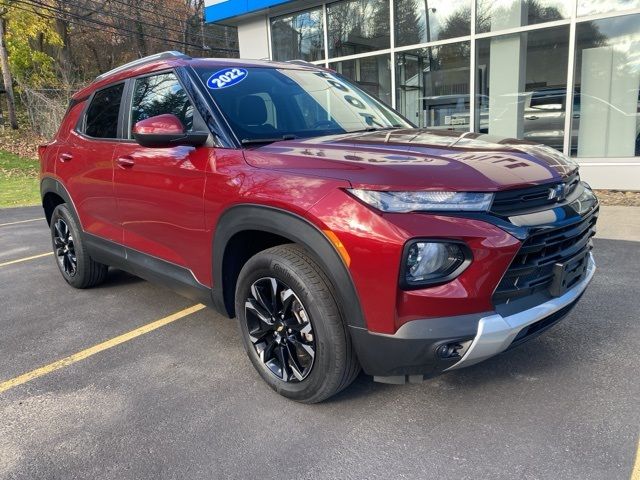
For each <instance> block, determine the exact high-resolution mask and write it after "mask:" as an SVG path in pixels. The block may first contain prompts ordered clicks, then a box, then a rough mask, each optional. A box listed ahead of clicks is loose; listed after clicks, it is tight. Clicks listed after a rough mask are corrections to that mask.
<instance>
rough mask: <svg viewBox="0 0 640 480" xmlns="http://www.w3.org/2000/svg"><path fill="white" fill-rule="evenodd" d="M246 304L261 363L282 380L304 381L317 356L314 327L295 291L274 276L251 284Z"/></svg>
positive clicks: (253, 343) (246, 313) (249, 326)
mask: <svg viewBox="0 0 640 480" xmlns="http://www.w3.org/2000/svg"><path fill="white" fill-rule="evenodd" d="M250 294H251V295H250V296H249V298H247V299H246V301H245V320H246V322H247V329H248V332H249V339H250V340H251V343H252V345H253V348H254V349H255V351H256V353H257V355H258V357H259V359H260V361H261V362H262V363H263V364H264V365H265V366H266V367H267V368H268V369H269V371H270V372H271V373H272V374H273V375H274V376H275V377H277V378H278V379H280V380H282V381H284V382H294V383H295V382H301V381H303V380H304V379H305V378H307V376H308V375H309V374H310V373H311V369H312V368H313V363H314V359H315V355H316V344H315V339H314V333H313V325H312V324H311V320H310V318H309V315H308V314H307V311H306V309H305V308H304V305H303V304H302V302H301V301H300V299H299V298H298V296H297V295H296V294H295V293H294V291H293V290H292V289H291V288H290V287H289V286H288V285H287V284H285V283H284V282H282V281H281V280H278V279H276V278H273V277H263V278H260V279H258V280H256V281H255V282H253V283H252V284H251V288H250Z"/></svg>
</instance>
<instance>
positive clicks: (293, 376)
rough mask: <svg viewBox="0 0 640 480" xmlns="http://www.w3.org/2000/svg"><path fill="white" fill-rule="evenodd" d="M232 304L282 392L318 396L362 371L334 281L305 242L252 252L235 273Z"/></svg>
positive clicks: (249, 343) (255, 354) (249, 348)
mask: <svg viewBox="0 0 640 480" xmlns="http://www.w3.org/2000/svg"><path fill="white" fill-rule="evenodd" d="M274 291H275V292H276V295H273V292H274ZM274 298H275V299H276V301H275V303H274V301H273V299H274ZM274 304H275V308H274ZM265 306H266V307H267V308H265ZM235 307H236V314H237V316H238V320H239V324H240V332H241V335H242V341H243V344H244V347H245V350H246V352H247V355H248V356H249V358H250V359H251V363H253V366H254V367H255V369H256V370H257V371H258V373H259V374H260V376H261V377H262V378H263V380H264V381H265V382H267V384H268V385H269V386H270V387H271V388H273V389H274V390H275V391H276V392H278V393H279V394H281V395H283V396H285V397H287V398H290V399H292V400H296V401H298V402H303V403H317V402H321V401H323V400H325V399H327V398H329V397H331V396H332V395H334V394H336V393H338V392H339V391H341V390H342V389H344V388H346V387H347V386H349V385H350V384H351V382H353V380H354V379H355V378H356V377H357V375H358V373H359V372H360V365H359V363H358V360H357V358H356V355H355V352H354V350H353V346H352V344H351V339H350V337H349V333H348V330H347V327H346V325H345V323H344V321H343V319H342V317H341V315H340V309H339V308H338V305H337V304H336V301H335V296H334V295H333V293H332V287H331V283H330V282H329V280H328V278H327V276H326V275H325V274H324V272H323V271H322V270H321V269H320V267H319V266H318V264H317V263H316V262H315V261H314V260H313V259H312V258H311V257H310V256H309V254H308V253H307V252H306V251H305V250H304V249H303V248H301V247H299V246H297V245H292V244H289V245H280V246H277V247H273V248H270V249H268V250H264V251H262V252H260V253H258V254H256V255H255V256H253V257H252V258H250V259H249V261H248V262H247V263H246V264H245V265H244V267H243V268H242V270H241V272H240V275H239V277H238V283H237V288H236V302H235ZM268 310H271V312H269V311H268ZM283 311H284V315H282V312H283ZM273 312H276V313H275V314H272V313H273ZM265 319H267V320H269V321H273V324H271V325H269V323H268V321H265ZM250 332H251V333H250ZM265 332H266V333H265ZM311 351H313V354H312V353H311ZM259 352H260V353H259ZM283 364H284V365H285V367H284V369H283V368H282V365H283Z"/></svg>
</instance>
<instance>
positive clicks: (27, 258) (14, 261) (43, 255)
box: [0, 252, 53, 267]
mask: <svg viewBox="0 0 640 480" xmlns="http://www.w3.org/2000/svg"><path fill="white" fill-rule="evenodd" d="M49 255H53V252H47V253H41V254H39V255H33V256H32V257H25V258H19V259H17V260H11V261H9V262H4V263H0V267H6V266H7V265H13V264H14V263H22V262H28V261H29V260H35V259H36V258H42V257H48V256H49Z"/></svg>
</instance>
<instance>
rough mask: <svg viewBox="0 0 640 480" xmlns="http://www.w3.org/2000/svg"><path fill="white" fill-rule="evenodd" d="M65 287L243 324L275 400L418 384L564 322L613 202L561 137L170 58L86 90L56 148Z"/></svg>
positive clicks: (327, 78)
mask: <svg viewBox="0 0 640 480" xmlns="http://www.w3.org/2000/svg"><path fill="white" fill-rule="evenodd" d="M40 157H41V164H42V166H41V179H42V183H41V190H42V202H43V206H44V210H45V213H46V218H47V220H48V222H49V224H50V226H51V235H52V241H53V248H54V250H55V253H56V256H57V260H58V266H59V267H60V271H61V273H62V275H63V277H64V279H65V280H66V281H67V282H68V283H69V284H70V285H72V286H73V287H76V288H87V287H92V286H95V285H97V284H99V283H100V282H102V281H104V280H105V278H106V276H107V269H108V267H115V268H119V269H123V270H126V271H129V272H131V273H133V274H135V275H139V276H140V277H143V278H146V279H149V280H151V281H156V282H159V283H162V284H165V285H168V286H170V287H171V288H173V289H175V290H176V291H177V292H179V293H181V294H183V295H186V296H188V297H190V298H193V299H195V300H197V301H199V302H203V303H205V304H207V305H210V306H212V307H214V308H215V309H216V310H217V311H219V312H221V313H222V314H224V315H227V316H229V317H234V316H237V317H238V319H239V324H240V331H241V336H242V340H243V342H244V346H245V348H246V351H247V354H248V356H249V358H250V359H251V362H252V363H253V365H254V366H255V368H256V369H257V371H258V372H259V373H260V375H261V376H262V378H263V379H264V380H265V381H266V382H267V383H268V384H269V385H270V386H271V387H272V388H273V389H274V390H276V391H278V392H279V393H281V394H282V395H285V396H287V397H289V398H292V399H295V400H298V401H303V402H318V401H321V400H323V399H326V398H327V397H329V396H331V395H333V394H335V393H336V392H338V391H340V390H341V389H343V388H345V387H346V386H347V385H349V383H350V382H351V381H352V380H353V379H354V378H355V377H356V376H357V374H358V372H359V371H360V369H361V368H362V369H363V370H364V371H365V372H366V373H367V374H369V375H373V376H374V378H375V379H376V380H378V381H383V382H390V383H404V382H406V381H411V382H415V381H420V380H423V379H424V378H425V376H432V375H435V374H438V373H440V372H443V371H446V370H452V369H457V368H460V367H465V366H467V365H472V364H474V363H477V362H479V361H481V360H484V359H486V358H489V357H491V356H493V355H495V354H497V353H499V352H502V351H504V350H507V349H509V348H512V347H514V346H516V345H518V344H520V343H522V342H524V341H526V340H528V339H530V338H532V337H534V336H535V335H537V334H539V333H540V332H542V331H543V330H545V329H547V328H548V327H550V326H551V325H553V324H554V323H556V322H557V321H558V320H560V319H561V318H562V317H564V316H565V315H566V314H567V313H568V312H569V310H570V309H571V308H572V307H573V306H574V305H575V303H576V302H577V301H578V299H579V298H580V296H581V295H582V293H583V292H584V290H585V288H586V287H587V285H588V283H589V282H590V281H591V278H592V276H593V273H594V270H595V264H594V262H593V259H592V255H591V248H592V242H591V237H592V236H593V234H594V232H595V223H596V218H597V215H598V201H597V199H596V197H595V196H594V194H593V192H592V191H591V189H590V188H589V186H588V185H587V184H585V183H584V182H581V181H580V178H579V176H578V167H577V166H576V164H575V163H573V162H572V161H571V160H569V159H567V158H566V157H565V156H563V155H562V154H560V153H558V152H556V151H555V150H552V149H550V148H548V147H545V146H541V145H536V144H532V143H528V142H523V141H518V140H514V139H507V138H499V137H496V136H489V135H482V134H476V133H469V132H465V133H459V132H453V131H442V130H438V131H430V130H423V129H417V128H415V127H414V126H413V125H412V124H411V123H410V122H409V121H407V120H406V119H404V118H402V117H401V116H400V115H399V114H398V113H396V112H395V111H393V110H392V109H390V108H389V107H387V106H386V105H384V104H382V103H380V102H379V101H378V100H376V99H374V98H372V97H371V96H369V95H368V94H366V93H365V92H363V91H362V90H361V89H360V88H359V87H358V86H357V85H355V84H353V83H351V82H349V81H348V80H346V79H345V78H343V77H341V76H339V75H337V74H336V73H334V72H332V71H330V70H326V69H322V68H318V67H314V66H313V65H304V64H300V63H274V62H261V61H245V60H237V59H192V58H189V57H187V56H185V55H182V54H179V53H176V52H166V53H163V54H159V55H156V56H153V57H147V58H145V59H142V60H138V61H136V62H133V63H130V64H127V65H124V66H123V67H120V68H118V69H116V70H113V71H111V72H108V73H105V74H104V75H101V76H100V77H98V78H97V79H96V81H95V82H94V83H93V84H91V85H90V86H89V87H87V88H85V89H84V90H82V91H80V92H78V93H77V94H75V95H74V97H73V99H72V101H71V104H70V105H69V109H68V112H67V114H66V116H65V118H64V121H63V122H62V125H61V127H60V131H59V132H58V134H57V135H56V138H55V140H53V141H52V142H51V143H49V144H47V145H43V146H42V147H40Z"/></svg>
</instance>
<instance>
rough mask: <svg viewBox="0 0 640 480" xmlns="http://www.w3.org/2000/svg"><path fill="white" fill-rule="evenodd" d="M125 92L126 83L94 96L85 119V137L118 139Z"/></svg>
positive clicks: (103, 90) (108, 88)
mask: <svg viewBox="0 0 640 480" xmlns="http://www.w3.org/2000/svg"><path fill="white" fill-rule="evenodd" d="M123 91H124V83H119V84H118V85H113V86H112V87H107V88H104V89H102V90H99V91H98V92H96V93H95V94H94V95H93V99H92V100H91V104H90V105H89V108H88V109H87V113H86V117H85V128H84V133H85V135H88V136H90V137H94V138H118V115H119V113H120V101H121V100H122V93H123Z"/></svg>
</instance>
